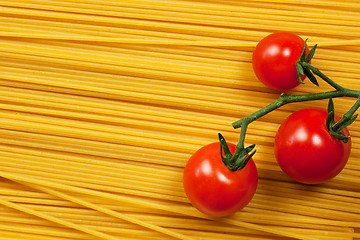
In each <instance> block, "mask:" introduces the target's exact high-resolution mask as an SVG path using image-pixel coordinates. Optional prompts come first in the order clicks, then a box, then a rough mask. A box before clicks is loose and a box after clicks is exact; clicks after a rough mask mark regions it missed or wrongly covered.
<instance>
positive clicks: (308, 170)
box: [274, 108, 351, 184]
mask: <svg viewBox="0 0 360 240" xmlns="http://www.w3.org/2000/svg"><path fill="white" fill-rule="evenodd" d="M326 117H327V111H326V110H324V109H318V108H306V109H302V110H299V111H297V112H295V113H293V114H292V115H290V116H289V117H288V118H287V119H286V120H285V121H284V122H283V123H282V124H281V126H280V128H279V130H278V132H277V134H276V137H275V146H274V151H275V156H276V160H277V162H278V163H279V166H280V167H281V169H282V170H283V171H284V172H285V173H286V174H287V175H288V176H290V177H291V178H293V179H294V180H296V181H298V182H301V183H305V184H318V183H322V182H325V181H327V180H329V179H331V178H333V177H335V176H336V175H338V174H339V173H340V172H341V170H342V169H343V168H344V167H345V165H346V163H347V161H348V158H349V155H350V151H351V140H350V139H349V141H348V142H347V143H344V142H342V141H341V140H338V139H336V138H334V137H333V136H331V135H330V133H329V131H328V130H327V128H326ZM338 120H339V118H338V117H335V121H338ZM342 133H343V134H345V135H346V136H349V131H348V130H347V129H346V128H344V129H343V130H342Z"/></svg>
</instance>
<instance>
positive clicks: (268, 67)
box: [252, 32, 309, 91]
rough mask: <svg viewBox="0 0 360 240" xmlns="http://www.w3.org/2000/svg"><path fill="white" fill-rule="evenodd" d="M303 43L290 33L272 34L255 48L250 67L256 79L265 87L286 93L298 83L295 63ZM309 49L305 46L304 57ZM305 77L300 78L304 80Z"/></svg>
mask: <svg viewBox="0 0 360 240" xmlns="http://www.w3.org/2000/svg"><path fill="white" fill-rule="evenodd" d="M304 44H305V41H304V40H303V39H302V38H300V37H299V36H298V35H296V34H293V33H290V32H277V33H272V34H270V35H268V36H266V37H265V38H263V39H262V40H261V41H260V42H259V43H258V44H257V46H256V47H255V50H254V52H253V56H252V66H253V69H254V73H255V75H256V76H257V78H258V79H259V80H260V81H261V82H262V83H264V84H265V85H266V86H268V87H270V88H272V89H275V90H281V91H286V90H290V89H292V88H295V87H296V86H298V85H299V84H300V83H299V81H298V79H297V70H296V67H295V64H296V62H297V61H298V60H299V58H300V55H301V53H302V50H303V47H304ZM308 53H309V48H308V47H307V46H306V55H307V54H308ZM305 78H306V77H305V75H304V76H302V77H301V79H302V80H304V79H305Z"/></svg>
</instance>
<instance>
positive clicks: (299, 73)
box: [295, 62, 304, 84]
mask: <svg viewBox="0 0 360 240" xmlns="http://www.w3.org/2000/svg"><path fill="white" fill-rule="evenodd" d="M295 67H296V71H297V73H296V77H297V80H298V81H299V83H301V84H304V82H303V80H302V79H301V77H302V76H303V75H304V69H303V67H302V66H301V64H300V62H297V63H296V64H295Z"/></svg>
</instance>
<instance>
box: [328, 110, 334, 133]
mask: <svg viewBox="0 0 360 240" xmlns="http://www.w3.org/2000/svg"><path fill="white" fill-rule="evenodd" d="M334 117H335V114H334V112H333V111H331V112H329V113H328V115H327V117H326V129H327V130H328V131H329V132H331V131H332V128H333V126H334V124H335V119H334Z"/></svg>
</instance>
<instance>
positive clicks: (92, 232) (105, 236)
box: [0, 197, 118, 240]
mask: <svg viewBox="0 0 360 240" xmlns="http://www.w3.org/2000/svg"><path fill="white" fill-rule="evenodd" d="M0 204H2V205H5V206H7V207H10V208H13V209H16V210H19V211H22V212H25V213H28V214H31V215H34V216H37V217H40V218H43V219H46V220H49V221H52V222H54V223H57V224H60V225H64V226H67V227H70V228H73V229H76V230H79V231H82V232H85V233H88V234H90V235H93V236H97V237H99V238H101V239H107V240H118V238H115V237H112V236H110V235H108V234H105V233H102V232H99V231H96V230H93V229H90V228H86V227H84V226H80V225H78V224H75V223H71V222H68V221H65V220H62V219H60V218H57V217H53V216H51V215H48V214H44V213H41V212H38V211H35V210H32V209H30V208H27V207H24V206H21V205H19V204H15V203H12V202H9V201H6V200H4V199H2V198H1V197H0Z"/></svg>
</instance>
